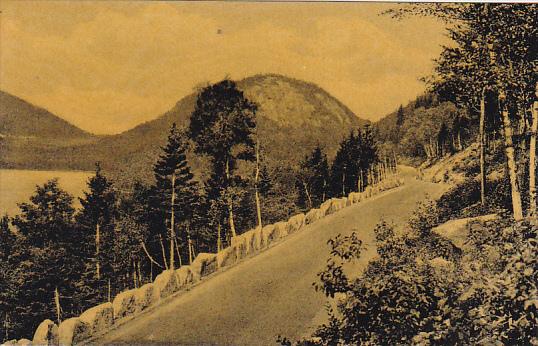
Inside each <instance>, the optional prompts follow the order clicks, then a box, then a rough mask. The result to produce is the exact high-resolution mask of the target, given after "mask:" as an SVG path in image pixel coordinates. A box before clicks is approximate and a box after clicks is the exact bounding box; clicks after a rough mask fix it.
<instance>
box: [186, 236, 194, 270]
mask: <svg viewBox="0 0 538 346" xmlns="http://www.w3.org/2000/svg"><path fill="white" fill-rule="evenodd" d="M187 243H188V244H189V265H191V264H192V261H193V258H192V240H191V236H190V234H189V235H187Z"/></svg>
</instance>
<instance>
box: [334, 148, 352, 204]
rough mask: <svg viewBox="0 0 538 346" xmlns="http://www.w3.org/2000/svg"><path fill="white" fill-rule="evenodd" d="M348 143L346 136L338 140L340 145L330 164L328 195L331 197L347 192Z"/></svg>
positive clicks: (349, 154) (344, 194)
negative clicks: (340, 140)
mask: <svg viewBox="0 0 538 346" xmlns="http://www.w3.org/2000/svg"><path fill="white" fill-rule="evenodd" d="M350 144H352V143H351V141H350V139H348V138H345V139H344V140H342V142H340V147H339V148H338V151H337V152H336V156H335V158H334V161H333V164H332V166H331V175H330V184H329V186H330V195H331V197H343V196H346V194H347V189H346V188H347V186H348V185H349V182H348V181H349V177H348V176H349V174H350V168H351V167H349V164H350V159H351V153H350V151H351V150H350V149H351V148H350Z"/></svg>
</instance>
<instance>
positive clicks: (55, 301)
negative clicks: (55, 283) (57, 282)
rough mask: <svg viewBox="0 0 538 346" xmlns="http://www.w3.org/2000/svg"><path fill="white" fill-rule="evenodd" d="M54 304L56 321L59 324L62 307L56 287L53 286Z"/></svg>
mask: <svg viewBox="0 0 538 346" xmlns="http://www.w3.org/2000/svg"><path fill="white" fill-rule="evenodd" d="M54 305H55V306H56V321H57V322H58V325H60V322H61V313H62V308H61V307H60V293H59V292H58V287H55V289H54Z"/></svg>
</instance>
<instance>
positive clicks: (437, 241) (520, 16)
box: [279, 4, 538, 345]
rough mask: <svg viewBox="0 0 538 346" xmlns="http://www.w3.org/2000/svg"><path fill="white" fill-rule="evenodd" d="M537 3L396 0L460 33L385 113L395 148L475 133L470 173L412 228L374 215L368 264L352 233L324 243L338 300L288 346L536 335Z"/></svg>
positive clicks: (426, 159) (468, 141)
mask: <svg viewBox="0 0 538 346" xmlns="http://www.w3.org/2000/svg"><path fill="white" fill-rule="evenodd" d="M537 10H538V7H537V6H536V5H535V4H429V5H423V4H421V5H409V6H407V7H403V8H400V9H398V10H395V11H389V12H388V14H389V15H392V16H394V17H395V18H399V19H401V18H404V17H405V16H408V15H427V16H436V17H438V18H440V19H441V20H443V21H445V22H446V24H447V31H448V35H449V37H451V38H452V40H453V42H454V45H453V46H450V47H444V49H443V52H442V53H441V56H440V57H439V59H438V60H437V65H436V72H435V74H434V75H433V76H431V77H429V78H426V81H427V82H428V84H429V85H430V87H431V94H428V95H426V96H424V97H422V98H418V99H417V100H416V101H415V102H414V103H413V104H411V105H409V106H407V107H405V108H404V107H400V109H399V110H398V111H397V112H396V113H395V114H394V115H393V116H392V119H390V118H389V119H386V120H385V121H383V122H380V123H379V124H377V132H378V133H379V134H380V136H381V137H382V138H383V139H384V140H385V146H386V148H389V149H390V150H395V151H397V152H398V153H399V154H400V156H404V155H405V156H406V157H407V159H408V160H410V161H412V162H415V163H417V164H419V163H422V167H424V168H425V167H428V166H429V165H431V164H433V163H435V162H436V161H438V160H440V159H442V158H447V157H448V156H450V155H451V154H453V153H454V152H456V151H460V150H462V149H464V147H466V146H470V145H473V146H474V144H473V142H474V140H473V137H474V136H476V137H477V138H478V140H477V141H476V142H478V143H477V145H476V148H477V149H476V150H475V149H473V148H468V149H467V150H471V149H472V150H473V151H474V155H472V156H467V157H466V159H465V160H462V161H460V162H456V164H455V165H454V166H455V171H459V173H462V175H463V176H464V177H465V179H464V181H463V182H462V183H461V184H458V185H456V186H454V187H453V188H452V189H450V190H449V191H448V192H446V193H445V194H444V195H443V196H441V198H439V199H438V200H437V201H427V202H424V203H422V204H420V205H419V206H418V207H417V209H416V211H415V213H414V215H413V217H412V218H411V219H410V221H409V223H408V224H407V225H406V226H405V227H403V228H396V227H395V226H394V225H391V224H387V223H386V222H381V223H380V224H379V225H378V226H377V228H376V230H375V233H376V246H377V254H378V256H377V257H376V258H375V259H373V260H372V261H370V262H369V264H368V266H367V267H366V269H365V270H364V271H363V272H362V273H356V272H353V271H350V270H349V268H350V267H349V266H348V265H347V264H348V263H349V262H353V261H356V260H357V259H358V258H360V255H361V250H362V249H364V244H362V242H361V241H360V240H359V239H358V238H357V237H347V238H341V237H337V238H336V239H333V240H331V241H329V246H330V248H331V257H330V258H329V259H328V261H327V267H326V268H325V269H324V270H323V271H321V272H320V273H319V280H318V281H317V282H316V283H315V288H316V289H318V290H320V291H322V292H323V293H325V295H326V296H327V297H328V298H329V300H330V302H331V304H329V308H328V313H329V319H328V322H327V323H324V324H322V325H321V326H319V327H318V329H317V331H316V332H315V333H314V334H313V335H312V337H311V338H307V339H304V340H301V341H293V340H288V339H287V338H285V337H281V338H280V339H279V341H280V342H281V344H283V345H292V344H298V345H350V344H351V345H358V344H365V345H411V344H412V345H447V344H448V345H468V344H473V345H474V344H477V345H538V276H537V272H538V251H537V250H538V240H537V231H538V220H537V212H538V211H537V204H536V132H537V124H538V114H537V112H538V110H537V108H538V106H537V101H536V100H537V97H538V95H537V91H538V90H537V75H536V68H537V66H536V63H537V61H538V60H537V55H536V54H537V52H538V51H537V47H536V36H537V31H538V25H537V22H536V18H538V11H537ZM447 102H450V103H447ZM421 120H422V121H421ZM456 166H457V167H456ZM447 174H448V172H447ZM447 178H448V177H447ZM447 180H448V179H447ZM461 218H469V219H465V220H458V219H461ZM450 220H452V221H451V222H452V223H451V224H447V225H445V226H444V227H445V228H446V227H449V228H450V229H449V230H448V232H443V223H444V222H447V221H450ZM438 226H439V227H438ZM445 231H446V229H445ZM351 268H352V267H351Z"/></svg>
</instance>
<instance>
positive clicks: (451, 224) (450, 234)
mask: <svg viewBox="0 0 538 346" xmlns="http://www.w3.org/2000/svg"><path fill="white" fill-rule="evenodd" d="M496 217H497V214H489V215H483V216H478V217H468V218H464V219H456V220H450V221H448V222H445V223H443V224H441V225H439V226H437V227H434V228H432V231H433V232H435V233H437V234H439V235H441V236H443V237H445V238H447V239H448V240H450V241H451V242H452V244H454V245H455V246H456V247H458V248H460V249H463V248H464V247H465V242H466V241H467V235H468V233H469V228H468V225H469V224H472V223H476V222H484V221H489V220H494V219H495V218H496Z"/></svg>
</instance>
